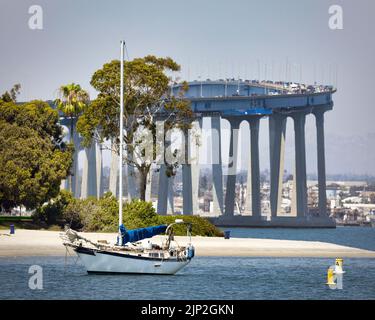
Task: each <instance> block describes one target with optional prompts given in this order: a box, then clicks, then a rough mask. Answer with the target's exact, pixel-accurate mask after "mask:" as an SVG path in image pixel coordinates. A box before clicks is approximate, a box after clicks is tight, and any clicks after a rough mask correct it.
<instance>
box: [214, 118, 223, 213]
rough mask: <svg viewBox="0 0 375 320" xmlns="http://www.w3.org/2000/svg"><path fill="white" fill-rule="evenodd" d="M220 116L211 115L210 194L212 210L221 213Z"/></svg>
mask: <svg viewBox="0 0 375 320" xmlns="http://www.w3.org/2000/svg"><path fill="white" fill-rule="evenodd" d="M220 122H221V118H220V116H213V117H211V129H212V145H211V147H212V180H213V181H212V196H213V212H214V214H216V215H222V214H223V213H224V210H223V168H222V160H221V123H220Z"/></svg>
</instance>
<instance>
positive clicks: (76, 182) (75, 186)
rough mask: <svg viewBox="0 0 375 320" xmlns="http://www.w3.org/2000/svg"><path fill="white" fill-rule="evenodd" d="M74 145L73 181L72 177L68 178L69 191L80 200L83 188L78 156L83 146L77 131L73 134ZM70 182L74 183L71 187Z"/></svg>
mask: <svg viewBox="0 0 375 320" xmlns="http://www.w3.org/2000/svg"><path fill="white" fill-rule="evenodd" d="M73 143H74V154H73V165H72V177H71V180H70V177H69V178H68V183H67V187H68V190H71V192H72V195H73V196H74V197H75V198H78V197H79V196H80V194H81V188H80V185H79V171H78V155H79V152H80V151H81V146H80V138H79V134H78V133H77V131H75V132H74V134H73ZM70 182H71V183H72V185H71V186H70Z"/></svg>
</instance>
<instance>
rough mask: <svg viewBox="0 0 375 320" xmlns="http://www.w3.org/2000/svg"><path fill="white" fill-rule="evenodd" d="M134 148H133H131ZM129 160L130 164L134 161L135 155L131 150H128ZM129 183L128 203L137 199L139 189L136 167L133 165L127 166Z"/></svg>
mask: <svg viewBox="0 0 375 320" xmlns="http://www.w3.org/2000/svg"><path fill="white" fill-rule="evenodd" d="M131 147H132V146H131ZM127 149H128V150H127V151H126V152H127V158H128V160H129V162H131V161H133V157H134V153H133V151H132V150H129V149H130V148H129V147H128V148H127ZM126 176H127V182H128V201H131V200H132V199H135V198H137V187H136V179H135V178H136V175H135V169H134V166H133V165H131V164H128V165H127V175H126Z"/></svg>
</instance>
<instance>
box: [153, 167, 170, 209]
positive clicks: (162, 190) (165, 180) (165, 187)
mask: <svg viewBox="0 0 375 320" xmlns="http://www.w3.org/2000/svg"><path fill="white" fill-rule="evenodd" d="M157 212H158V214H160V215H167V214H173V213H174V195H173V177H168V176H167V166H166V165H165V164H161V165H160V170H159V191H158V208H157Z"/></svg>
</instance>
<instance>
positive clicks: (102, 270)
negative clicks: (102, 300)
mask: <svg viewBox="0 0 375 320" xmlns="http://www.w3.org/2000/svg"><path fill="white" fill-rule="evenodd" d="M124 47H125V42H124V41H121V68H120V72H121V75H120V79H121V80H120V82H121V84H120V86H121V88H120V134H119V136H120V137H119V138H120V146H119V147H120V152H119V153H120V154H119V233H118V237H117V241H116V243H115V244H109V243H107V242H104V241H98V242H94V241H91V240H89V239H87V238H85V237H83V236H82V235H80V234H79V233H78V232H76V231H75V230H72V229H70V228H66V230H65V233H63V234H62V239H63V244H64V246H65V247H66V248H72V249H73V250H74V251H75V252H76V253H77V255H78V256H79V257H80V259H81V261H82V262H83V264H84V266H85V267H86V270H87V272H88V273H96V274H165V275H172V274H175V273H176V272H178V271H179V270H181V269H182V268H184V267H185V266H186V265H188V264H189V262H190V261H191V259H192V258H193V257H194V254H195V249H194V246H193V245H192V244H191V229H192V225H191V224H190V223H186V222H184V221H183V220H182V219H176V220H175V222H174V223H172V224H170V225H159V226H152V227H148V228H140V229H135V230H126V228H125V226H124V225H123V224H122V200H123V199H122V198H123V197H122V159H123V134H122V133H123V112H124ZM178 224H184V225H185V226H186V232H187V236H188V237H189V243H188V244H187V245H186V246H180V245H179V244H178V243H177V242H176V241H174V232H173V227H174V226H175V225H178ZM163 233H165V238H164V240H163V241H162V243H161V244H154V243H152V242H151V241H150V240H147V239H151V238H152V237H154V236H156V235H160V234H163ZM145 240H147V241H145Z"/></svg>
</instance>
